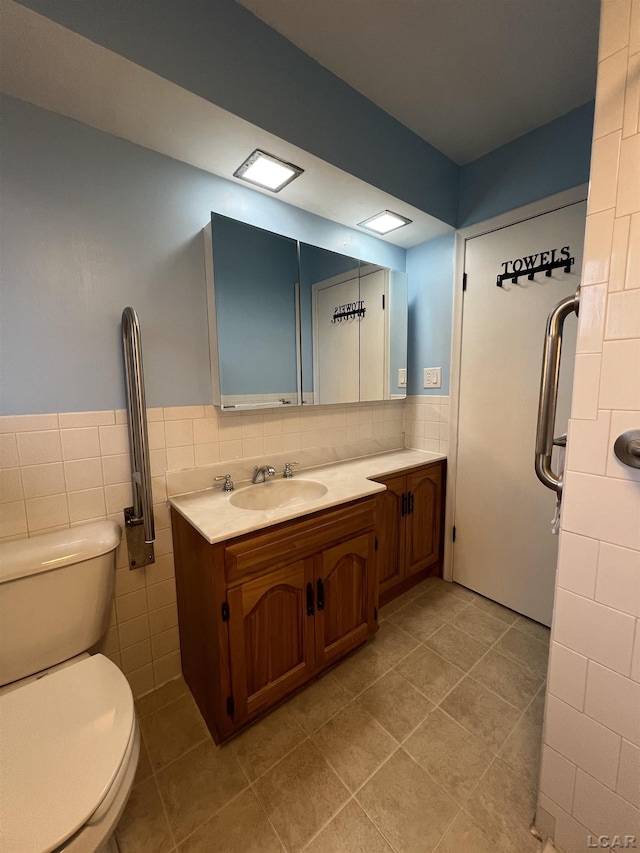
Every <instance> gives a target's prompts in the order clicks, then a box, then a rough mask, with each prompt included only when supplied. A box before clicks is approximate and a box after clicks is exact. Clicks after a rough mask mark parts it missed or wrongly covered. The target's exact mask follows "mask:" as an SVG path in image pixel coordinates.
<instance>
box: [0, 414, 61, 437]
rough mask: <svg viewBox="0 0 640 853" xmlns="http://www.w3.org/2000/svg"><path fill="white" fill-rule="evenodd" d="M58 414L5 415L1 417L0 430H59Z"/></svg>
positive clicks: (5, 431)
mask: <svg viewBox="0 0 640 853" xmlns="http://www.w3.org/2000/svg"><path fill="white" fill-rule="evenodd" d="M58 426H59V423H58V415H3V416H2V417H0V432H3V433H7V432H9V433H10V432H16V433H17V432H39V431H43V430H57V429H58Z"/></svg>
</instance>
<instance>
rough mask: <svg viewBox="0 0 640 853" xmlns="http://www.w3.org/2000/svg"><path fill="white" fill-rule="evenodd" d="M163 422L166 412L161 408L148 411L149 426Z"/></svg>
mask: <svg viewBox="0 0 640 853" xmlns="http://www.w3.org/2000/svg"><path fill="white" fill-rule="evenodd" d="M211 408H213V406H211ZM162 420H164V411H163V410H162V408H161V407H155V408H151V409H149V408H148V409H147V424H149V423H151V422H152V421H153V422H154V423H155V422H156V421H162Z"/></svg>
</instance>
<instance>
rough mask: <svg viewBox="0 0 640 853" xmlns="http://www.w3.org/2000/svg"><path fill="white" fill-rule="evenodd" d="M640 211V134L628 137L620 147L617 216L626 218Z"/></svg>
mask: <svg viewBox="0 0 640 853" xmlns="http://www.w3.org/2000/svg"><path fill="white" fill-rule="evenodd" d="M614 135H615V134H614ZM638 211H640V133H636V134H634V135H633V136H628V137H627V138H626V139H623V140H622V143H621V145H620V165H619V170H618V200H617V203H616V215H617V216H626V215H627V214H630V213H638Z"/></svg>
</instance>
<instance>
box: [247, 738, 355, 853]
mask: <svg viewBox="0 0 640 853" xmlns="http://www.w3.org/2000/svg"><path fill="white" fill-rule="evenodd" d="M254 787H255V791H256V793H257V794H258V797H259V798H260V800H261V802H262V805H263V806H264V808H265V810H266V812H267V815H268V816H269V819H270V820H271V822H272V824H273V826H274V827H275V830H276V832H277V833H278V835H279V837H280V839H281V840H282V842H283V843H284V846H285V848H286V849H287V850H288V851H294V853H295V851H298V850H301V849H302V848H303V847H304V846H305V844H307V843H308V842H309V841H310V840H311V838H313V836H314V835H315V834H316V833H317V832H318V831H319V830H320V829H321V828H322V827H323V826H324V824H325V823H328V821H329V820H330V818H331V817H332V816H333V815H334V814H336V813H337V812H338V811H339V810H340V808H341V807H342V806H343V805H344V804H345V803H346V802H347V800H348V799H349V792H348V791H347V789H346V788H345V786H344V785H343V784H342V782H341V781H340V779H338V777H337V776H336V774H335V773H334V772H333V770H332V769H331V768H330V767H329V765H328V764H327V762H326V761H325V760H324V758H323V757H322V756H321V755H320V753H319V752H318V751H317V749H316V748H315V747H314V746H313V744H312V743H311V742H310V741H308V740H307V741H305V742H304V743H303V744H301V745H300V746H299V747H297V748H296V749H295V750H294V751H293V752H292V753H290V754H289V755H287V756H286V757H285V758H283V759H282V761H280V762H279V763H278V764H276V766H275V767H273V768H272V769H271V770H270V771H269V772H268V773H266V774H265V775H264V776H262V777H261V778H260V779H258V781H257V782H256V783H255V786H254Z"/></svg>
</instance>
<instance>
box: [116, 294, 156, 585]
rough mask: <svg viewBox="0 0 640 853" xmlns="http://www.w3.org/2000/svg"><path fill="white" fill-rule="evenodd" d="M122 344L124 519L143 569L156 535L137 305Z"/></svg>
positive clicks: (126, 315) (127, 315)
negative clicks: (129, 501) (126, 463)
mask: <svg viewBox="0 0 640 853" xmlns="http://www.w3.org/2000/svg"><path fill="white" fill-rule="evenodd" d="M122 346H123V348H124V373H125V382H126V389H127V411H128V424H129V449H130V452H131V482H132V485H133V506H129V507H126V508H125V510H124V521H125V532H126V537H127V549H128V552H129V568H130V569H139V568H140V567H141V566H146V565H149V564H150V563H154V562H155V554H154V550H153V541H154V539H155V538H156V534H155V526H154V521H153V495H152V492H151V467H150V464H149V437H148V434H147V407H146V402H145V394H144V371H143V369H142V343H141V340H140V322H139V320H138V315H137V314H136V312H135V310H134V309H133V308H125V309H124V311H123V312H122Z"/></svg>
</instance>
